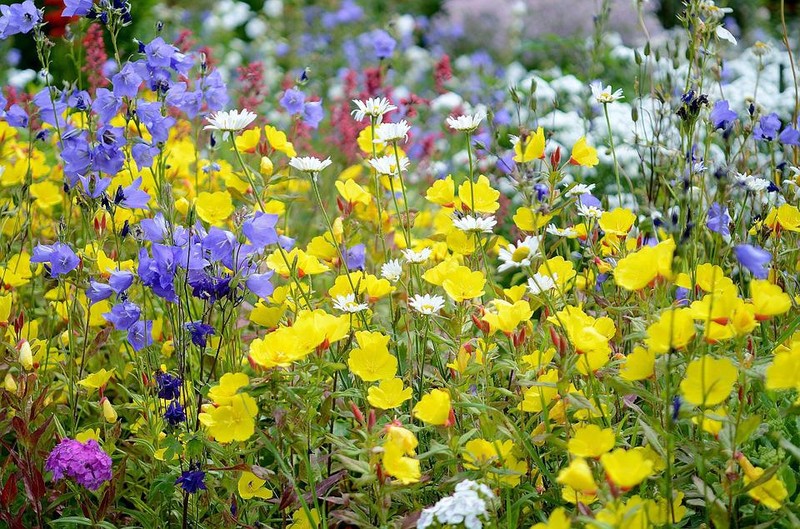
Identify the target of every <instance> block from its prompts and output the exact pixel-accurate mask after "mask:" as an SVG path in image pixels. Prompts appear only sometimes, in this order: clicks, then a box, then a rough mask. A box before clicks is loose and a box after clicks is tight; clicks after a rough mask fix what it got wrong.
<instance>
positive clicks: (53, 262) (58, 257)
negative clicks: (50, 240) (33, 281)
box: [31, 242, 81, 277]
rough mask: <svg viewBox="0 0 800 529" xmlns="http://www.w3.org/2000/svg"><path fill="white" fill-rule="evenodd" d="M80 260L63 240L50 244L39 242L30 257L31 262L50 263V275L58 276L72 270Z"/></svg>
mask: <svg viewBox="0 0 800 529" xmlns="http://www.w3.org/2000/svg"><path fill="white" fill-rule="evenodd" d="M80 261H81V260H80V259H79V258H78V256H77V255H75V252H73V251H72V248H70V247H69V246H68V245H66V244H64V243H63V242H57V243H55V244H52V245H45V244H40V245H38V246H37V247H36V248H34V249H33V257H31V262H32V263H48V264H49V265H50V277H58V276H60V275H62V274H68V273H70V272H72V271H73V270H75V269H76V268H77V267H78V264H79V263H80Z"/></svg>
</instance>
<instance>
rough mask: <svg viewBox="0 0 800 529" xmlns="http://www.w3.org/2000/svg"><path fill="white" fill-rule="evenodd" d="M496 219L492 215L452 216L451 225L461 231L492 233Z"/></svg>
mask: <svg viewBox="0 0 800 529" xmlns="http://www.w3.org/2000/svg"><path fill="white" fill-rule="evenodd" d="M495 224H497V219H495V218H494V215H489V216H488V217H479V216H477V215H474V216H473V215H464V216H463V217H453V226H455V227H456V228H458V229H459V230H461V231H466V232H473V233H492V230H493V229H494V226H495Z"/></svg>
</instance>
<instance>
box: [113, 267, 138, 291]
mask: <svg viewBox="0 0 800 529" xmlns="http://www.w3.org/2000/svg"><path fill="white" fill-rule="evenodd" d="M132 284H133V273H132V272H128V271H126V270H114V271H112V272H111V277H109V278H108V286H110V287H111V289H112V290H114V292H115V293H116V294H119V293H120V292H125V291H126V290H128V288H130V286H131V285H132Z"/></svg>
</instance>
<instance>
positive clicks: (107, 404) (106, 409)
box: [103, 399, 119, 424]
mask: <svg viewBox="0 0 800 529" xmlns="http://www.w3.org/2000/svg"><path fill="white" fill-rule="evenodd" d="M103 417H105V419H106V422H109V423H111V424H114V423H115V422H117V419H118V418H119V415H117V410H115V409H114V406H112V405H111V401H110V400H108V399H103Z"/></svg>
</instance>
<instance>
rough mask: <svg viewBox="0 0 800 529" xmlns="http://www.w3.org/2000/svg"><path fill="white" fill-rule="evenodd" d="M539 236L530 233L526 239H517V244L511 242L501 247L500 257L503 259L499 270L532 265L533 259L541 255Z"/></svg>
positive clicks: (503, 270)
mask: <svg viewBox="0 0 800 529" xmlns="http://www.w3.org/2000/svg"><path fill="white" fill-rule="evenodd" d="M539 242H540V241H539V238H538V237H531V236H530V235H528V236H527V237H525V239H524V240H521V241H517V243H516V244H509V245H508V246H507V247H505V248H500V252H499V257H500V260H501V261H503V264H501V265H500V266H499V267H497V271H498V272H505V271H506V270H510V269H512V268H522V267H523V266H530V264H531V261H532V260H533V259H534V258H536V256H538V255H539Z"/></svg>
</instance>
